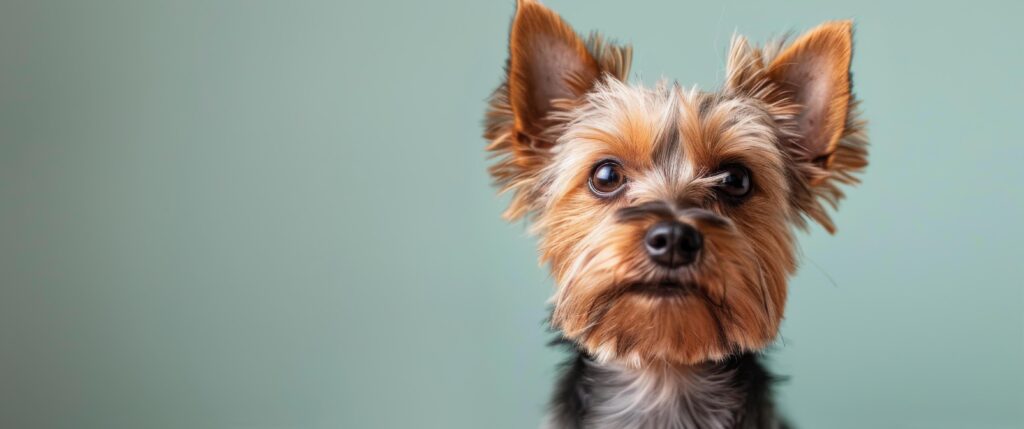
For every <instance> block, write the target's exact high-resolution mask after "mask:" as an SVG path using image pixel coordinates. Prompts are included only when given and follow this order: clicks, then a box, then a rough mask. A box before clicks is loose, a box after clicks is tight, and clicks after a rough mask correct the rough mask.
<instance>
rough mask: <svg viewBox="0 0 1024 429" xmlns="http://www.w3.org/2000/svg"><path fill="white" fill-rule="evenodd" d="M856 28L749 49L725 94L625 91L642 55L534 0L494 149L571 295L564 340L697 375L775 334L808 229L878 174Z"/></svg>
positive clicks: (742, 50)
mask: <svg viewBox="0 0 1024 429" xmlns="http://www.w3.org/2000/svg"><path fill="white" fill-rule="evenodd" d="M850 33H851V28H850V24H849V23H848V22H835V23H828V24H825V25H822V26H821V27H818V28H817V29H815V30H812V31H811V32H809V33H807V34H805V35H804V36H802V37H800V38H799V39H797V40H796V41H794V42H793V43H792V44H790V45H788V46H783V45H782V44H781V43H779V44H776V45H773V46H771V47H768V48H764V49H757V48H753V47H751V46H750V45H749V44H748V43H747V42H746V41H745V40H744V39H742V38H739V37H737V38H735V39H734V40H733V46H732V48H731V52H730V57H729V63H728V65H727V82H726V85H725V87H724V88H723V89H722V90H721V91H719V92H716V93H708V92H701V91H698V90H695V89H694V90H684V89H682V88H680V87H679V86H678V85H674V84H673V85H669V84H664V83H663V84H659V85H658V86H657V87H656V88H654V89H648V88H643V87H640V86H633V85H630V84H629V83H627V82H626V81H625V80H626V76H627V74H628V69H629V59H630V50H629V48H627V47H620V46H614V45H611V44H606V43H604V42H603V41H602V40H600V38H598V37H597V36H593V37H592V38H591V39H590V40H588V41H586V42H584V41H583V40H582V39H580V38H579V37H578V36H577V35H576V33H575V32H574V31H573V30H572V29H571V28H570V27H568V26H567V25H566V24H565V23H564V22H563V21H562V20H561V19H560V18H559V17H558V16H557V15H556V14H554V13H553V12H551V11H550V10H548V9H546V8H544V7H543V6H541V5H540V4H538V3H535V2H532V1H520V2H519V5H518V7H517V11H516V17H515V20H514V22H513V24H512V34H511V37H510V59H509V64H508V77H507V79H506V82H505V83H504V84H503V85H502V86H501V87H499V88H498V90H497V91H496V92H495V94H494V96H493V99H492V104H491V109H490V110H489V112H488V129H487V135H486V137H487V138H488V139H490V140H491V146H490V147H489V149H490V150H492V151H494V152H496V154H497V155H498V156H499V160H498V162H497V163H496V164H495V165H494V166H493V167H492V168H491V173H492V175H493V176H494V177H495V179H496V181H497V183H498V184H499V185H500V186H502V187H503V188H504V190H506V191H511V192H512V193H513V197H512V203H511V206H510V207H509V210H508V211H507V212H506V216H507V217H509V218H512V219H515V218H519V217H522V216H524V215H530V216H531V217H532V218H533V221H534V230H535V231H536V232H537V233H538V234H540V237H541V254H542V260H543V261H545V262H548V263H550V265H551V269H552V273H553V275H554V277H555V280H556V282H557V292H556V294H555V297H554V314H553V316H552V323H553V325H554V326H555V327H556V328H558V329H560V330H561V331H562V333H563V334H564V335H565V336H566V337H567V338H569V339H572V340H574V341H576V342H577V343H578V344H579V345H581V346H582V347H583V348H585V349H586V350H587V351H589V352H590V353H591V354H592V355H594V356H595V357H596V358H598V359H600V360H606V361H607V360H615V361H619V362H622V363H625V364H628V365H632V366H642V365H646V364H649V363H653V362H667V363H670V364H693V363H697V362H702V361H707V360H715V359H720V358H722V357H725V356H727V355H728V354H730V353H733V352H737V351H745V350H757V349H760V348H763V347H764V346H766V345H767V344H768V343H770V342H771V341H772V340H773V339H774V338H775V336H776V333H777V331H778V327H779V324H780V322H781V319H782V316H783V310H784V307H785V300H786V281H787V278H788V276H789V275H790V274H792V272H793V271H794V269H795V268H796V254H795V252H796V249H795V245H794V241H793V233H792V229H793V228H794V226H796V227H802V226H804V223H805V219H807V218H809V219H812V220H815V221H817V222H819V223H821V224H822V225H823V226H824V227H825V228H826V229H828V230H829V231H832V230H833V225H832V223H831V221H830V220H829V217H828V214H827V212H826V211H825V208H824V205H825V204H831V205H833V206H834V205H835V203H836V202H837V201H838V200H839V199H840V198H841V197H842V193H841V191H840V190H839V188H838V185H839V184H843V183H847V184H848V183H854V182H855V178H854V177H853V176H852V173H854V172H857V171H859V170H860V169H862V168H863V167H864V166H865V165H866V151H865V148H866V140H865V138H864V133H863V124H862V123H861V122H860V121H858V120H857V119H856V112H855V105H856V102H855V100H854V98H853V96H852V94H851V92H850V78H849V65H850V54H851V40H850V36H851V34H850Z"/></svg>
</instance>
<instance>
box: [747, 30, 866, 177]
mask: <svg viewBox="0 0 1024 429" xmlns="http://www.w3.org/2000/svg"><path fill="white" fill-rule="evenodd" d="M852 31H853V23H852V22H850V21H837V22H829V23H826V24H823V25H821V26H819V27H817V28H815V29H813V30H811V31H808V32H807V33H806V34H804V35H803V36H801V37H800V38H798V39H797V40H796V41H794V42H793V44H791V45H789V47H787V48H786V49H785V50H783V51H782V52H781V53H779V55H778V56H777V57H775V59H774V60H773V61H772V62H771V64H769V65H768V70H767V74H768V78H769V79H771V80H772V81H773V82H775V83H776V84H777V85H779V86H780V87H781V88H782V89H783V90H784V91H786V92H788V93H789V94H791V96H792V97H793V101H795V102H796V103H797V104H798V105H799V106H800V108H801V110H800V113H799V115H798V117H797V129H798V130H799V134H800V139H799V140H798V141H797V142H796V143H797V144H799V145H800V146H801V149H803V152H804V153H805V154H806V155H807V156H808V157H809V159H806V161H813V162H816V163H820V164H822V165H824V166H826V167H827V166H828V165H829V163H830V162H831V159H832V156H833V155H834V154H835V150H836V147H837V145H838V144H839V139H840V137H842V134H843V129H844V127H845V126H846V118H847V115H848V114H849V108H850V58H851V56H852V54H853V40H852V36H853V35H852Z"/></svg>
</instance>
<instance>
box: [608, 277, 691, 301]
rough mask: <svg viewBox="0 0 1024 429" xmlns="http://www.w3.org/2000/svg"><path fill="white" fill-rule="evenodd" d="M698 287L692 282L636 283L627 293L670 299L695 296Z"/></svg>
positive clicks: (627, 289) (628, 288)
mask: <svg viewBox="0 0 1024 429" xmlns="http://www.w3.org/2000/svg"><path fill="white" fill-rule="evenodd" d="M697 287H698V286H697V285H696V284H694V283H691V282H680V281H673V280H663V281H659V282H652V283H634V284H631V285H629V286H628V287H627V288H626V292H627V293H631V294H638V295H645V296H651V297H656V298H669V297H681V296H686V295H690V294H693V293H694V292H695V291H696V290H697Z"/></svg>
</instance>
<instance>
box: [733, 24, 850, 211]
mask: <svg viewBox="0 0 1024 429" xmlns="http://www.w3.org/2000/svg"><path fill="white" fill-rule="evenodd" d="M852 33H853V23H852V22H851V21H834V22H828V23H825V24H822V25H820V26H818V27H817V28H814V29H812V30H810V31H808V32H807V33H805V34H803V35H802V36H800V37H799V38H797V39H796V40H795V41H793V43H791V44H789V45H788V46H785V47H782V46H778V45H777V46H769V47H768V48H766V49H764V50H757V49H753V48H751V47H750V46H749V45H748V44H747V42H746V40H745V39H743V38H742V37H736V38H734V40H733V46H732V48H731V52H730V55H729V64H728V65H727V75H728V77H727V83H726V87H727V89H728V90H731V91H734V92H740V93H745V94H747V95H750V96H753V97H756V98H759V99H761V100H762V101H764V102H765V103H766V105H767V106H769V110H770V111H772V114H773V116H775V117H776V118H777V119H778V122H779V124H780V126H781V127H782V128H784V131H785V134H786V135H784V136H782V138H781V143H782V144H783V145H784V146H785V149H786V150H787V152H788V153H789V154H790V156H791V158H792V159H793V160H794V161H795V162H796V164H797V165H796V170H798V171H799V175H800V176H802V177H803V179H804V180H801V181H800V182H799V183H797V184H796V185H797V186H798V187H804V188H805V189H803V191H804V192H800V194H801V195H798V196H797V197H796V198H797V199H798V201H796V202H795V203H796V205H797V207H798V208H800V209H801V210H802V211H803V212H804V214H806V215H807V216H809V217H810V218H812V219H814V220H816V221H818V222H819V223H821V224H822V225H823V226H824V227H825V228H826V229H827V230H829V231H833V230H834V227H833V225H832V223H831V221H830V220H829V216H828V214H827V213H826V212H825V210H824V208H823V207H822V206H821V201H822V200H824V201H826V202H828V203H830V204H831V205H832V206H833V207H835V205H836V203H838V201H839V199H841V198H842V196H843V193H842V191H841V190H840V189H839V188H838V184H841V183H842V184H852V183H856V182H857V179H856V178H855V177H854V176H853V173H856V172H858V171H860V170H861V169H863V168H864V167H865V166H866V165H867V151H866V145H867V141H866V138H865V136H864V132H863V128H864V123H863V121H860V120H858V119H857V118H856V116H857V114H856V113H857V112H856V105H857V102H856V100H855V98H854V97H853V94H852V91H851V84H852V83H851V79H850V60H851V57H852V54H853V40H852V39H853V34H852Z"/></svg>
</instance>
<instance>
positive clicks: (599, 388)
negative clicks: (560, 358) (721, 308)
mask: <svg viewBox="0 0 1024 429" xmlns="http://www.w3.org/2000/svg"><path fill="white" fill-rule="evenodd" d="M554 344H557V345H561V346H565V347H568V348H570V349H571V350H572V352H573V353H574V355H573V356H572V357H571V358H570V359H569V360H568V361H566V362H565V363H564V364H563V368H562V374H561V378H560V380H559V382H558V384H557V387H556V388H555V392H554V395H553V397H552V400H551V404H550V405H551V407H550V413H549V415H548V419H547V423H546V425H547V427H548V428H552V429H554V428H559V429H589V428H595V427H598V428H603V427H620V428H621V427H635V428H654V427H659V428H699V429H705V428H708V429H713V428H714V429H717V428H722V429H787V428H789V427H790V426H789V425H788V424H786V422H785V421H784V420H783V419H782V418H781V417H780V416H779V415H778V413H777V412H776V409H775V405H774V403H773V401H772V385H773V384H774V383H775V382H776V381H778V378H777V377H775V376H773V375H772V374H770V373H769V372H768V370H767V369H766V368H765V367H764V366H763V365H762V363H761V362H760V357H759V355H758V354H753V353H744V354H738V355H735V356H732V357H730V358H729V359H727V360H725V361H723V362H720V363H714V364H708V365H706V366H702V367H700V368H695V369H694V370H693V377H692V378H688V377H683V378H680V379H679V380H675V381H664V380H657V376H651V375H649V374H648V375H645V376H644V377H646V378H647V379H644V380H640V379H635V380H631V379H630V377H631V375H630V374H632V373H631V372H628V371H624V370H617V369H610V367H609V366H607V365H602V364H599V363H597V362H596V361H595V360H594V359H592V358H591V357H590V356H588V355H587V354H586V353H585V352H583V351H581V350H579V349H577V348H576V347H575V346H573V345H572V343H571V342H569V341H566V340H564V339H560V340H556V341H555V343H554ZM666 377H670V376H666ZM650 378H654V379H653V380H652V379H650ZM687 380H693V381H692V382H691V381H687ZM662 381H664V382H665V383H672V385H669V384H665V385H658V383H661V382H662ZM687 383H692V385H690V386H688V385H687ZM652 384H654V385H656V386H655V387H653V388H651V389H650V390H651V391H653V392H656V394H655V395H652V398H650V399H651V400H648V399H649V398H643V397H642V395H638V394H637V392H636V390H637V386H649V385H652ZM666 395H668V396H672V395H674V396H676V398H666ZM630 396H633V398H630ZM655 397H656V398H655ZM612 401H620V402H622V401H627V402H628V401H634V402H631V403H629V404H616V403H611V402H612ZM616 407H618V408H616Z"/></svg>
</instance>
